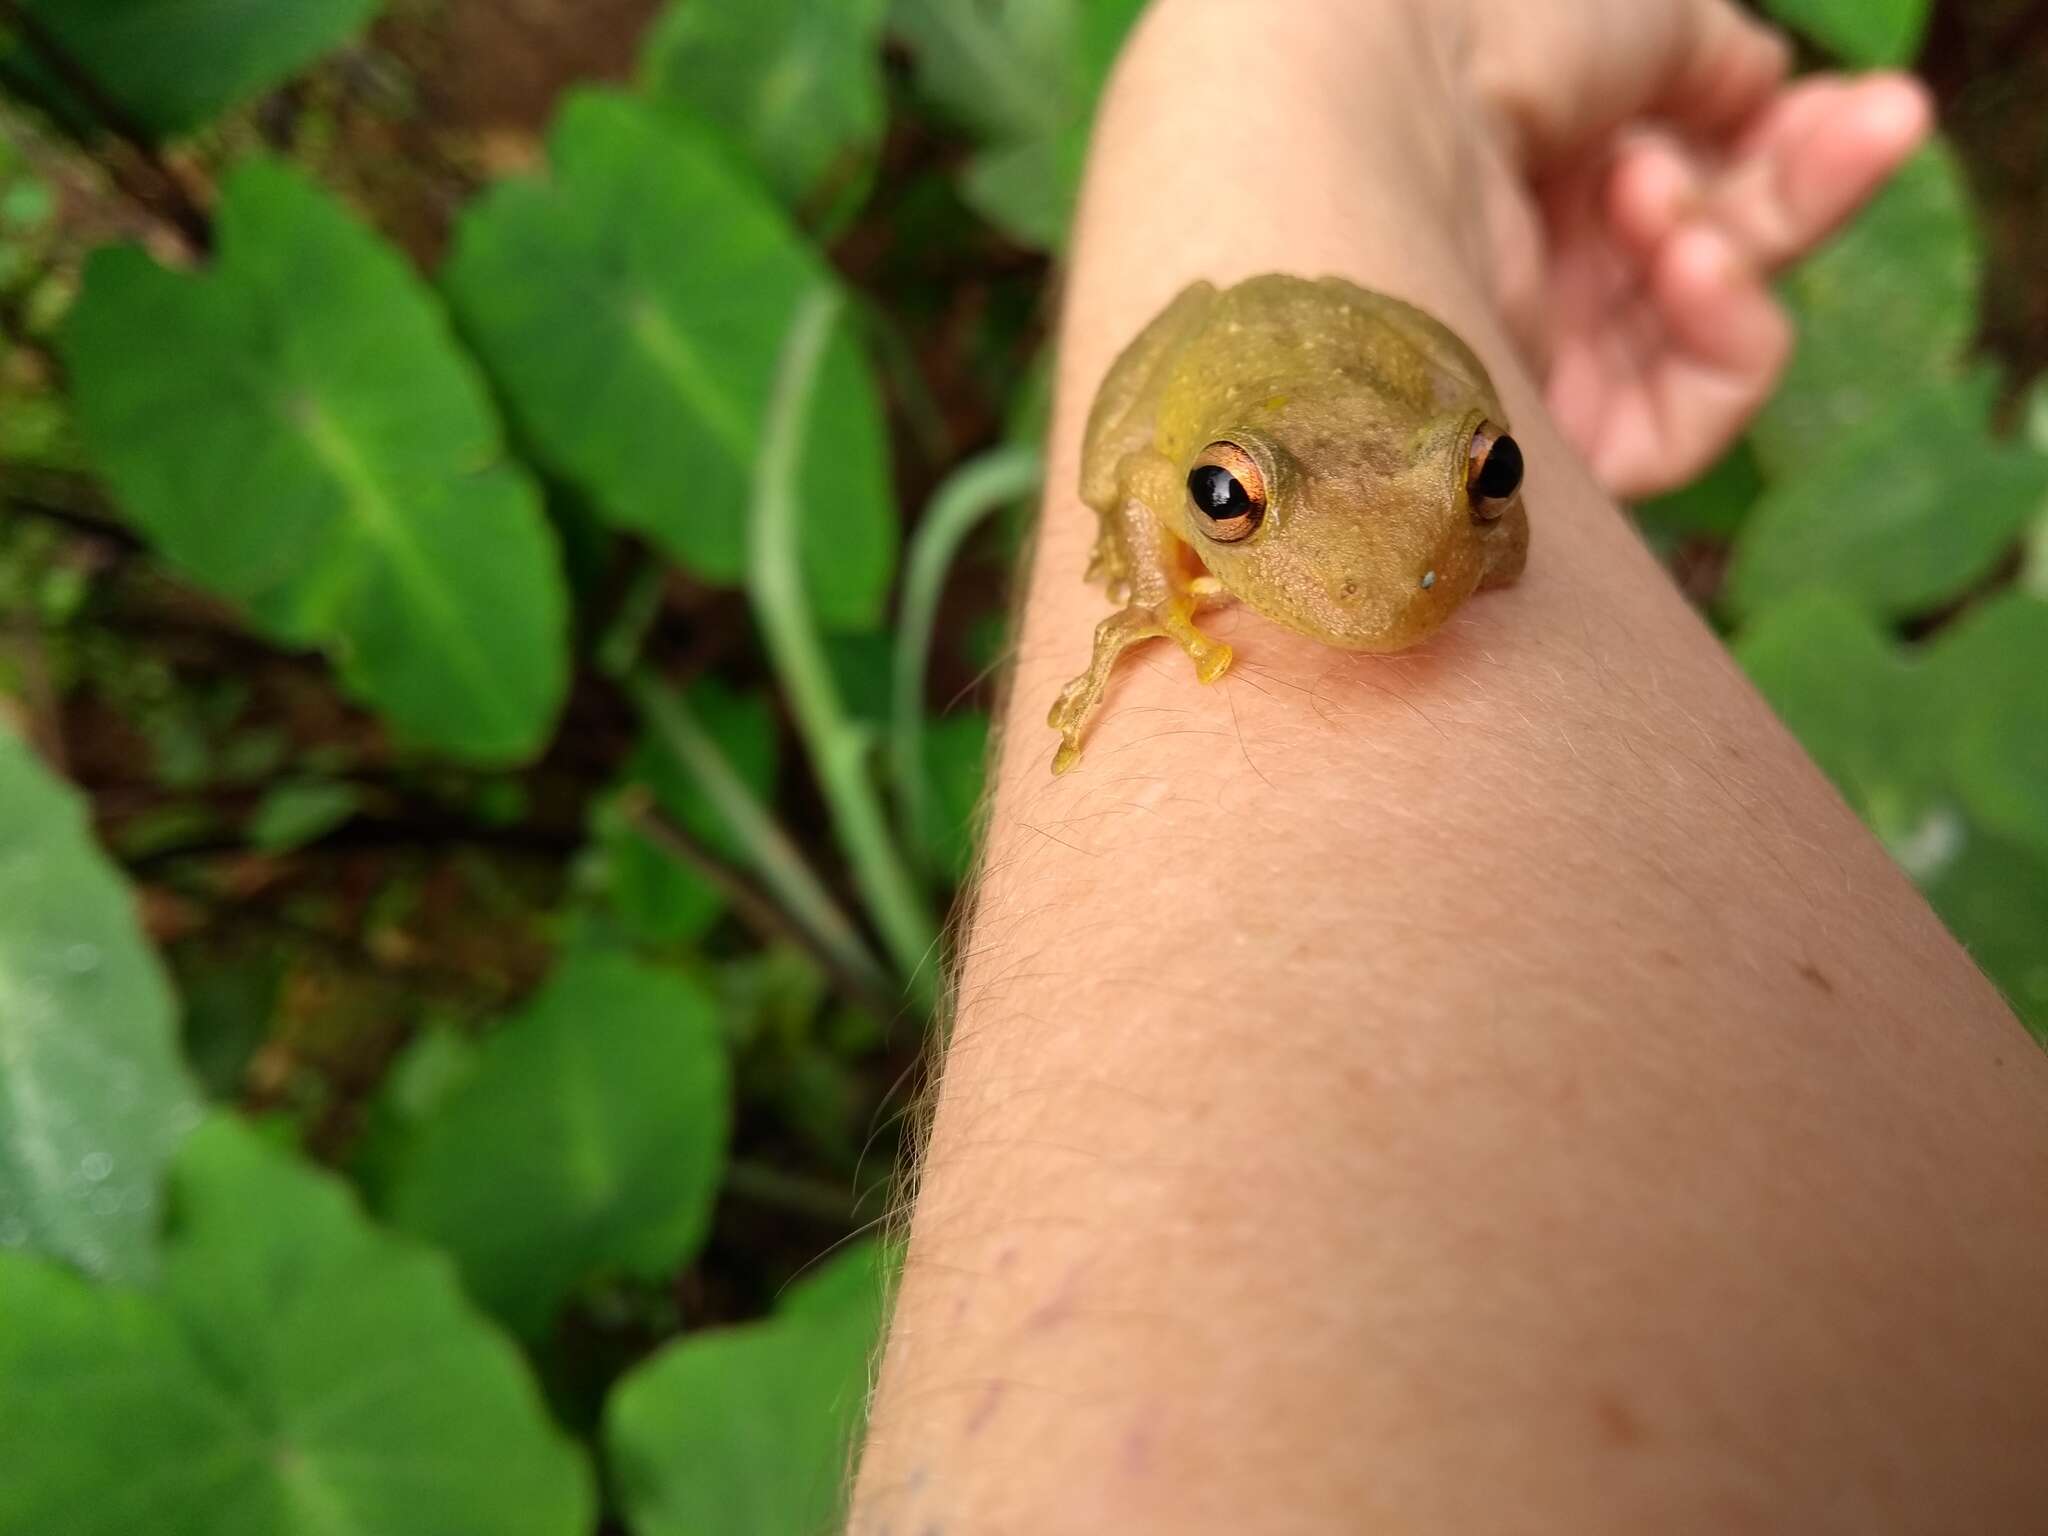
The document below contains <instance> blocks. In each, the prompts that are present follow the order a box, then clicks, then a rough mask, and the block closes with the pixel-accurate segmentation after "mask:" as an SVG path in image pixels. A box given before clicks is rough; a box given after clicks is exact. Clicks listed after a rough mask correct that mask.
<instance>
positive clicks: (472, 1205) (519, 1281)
mask: <svg viewBox="0 0 2048 1536" xmlns="http://www.w3.org/2000/svg"><path fill="white" fill-rule="evenodd" d="M731 1096H732V1090H731V1083H730V1074H729V1072H728V1069H727V1067H726V1061H725V1052H724V1044H723V1042H722V1040H721V1038H720V1036H719V1030H718V1020H717V1017H716V1012H715V1010H714V1008H713V1006H712V1003H711V1001H710V999H709V998H708V997H706V996H705V995H704V993H703V992H702V991H700V990H699V989H698V988H697V987H696V986H695V985H693V984H692V983H690V982H689V981H687V980H685V979H684V978H682V977H681V976H678V975H676V974H674V973H672V972H669V971H665V970H659V969H656V968H654V967H652V966H648V965H644V964H641V963H639V962H637V961H634V960H631V959H629V958H626V957H625V956H622V955H617V954H607V953H601V952H597V953H588V954H582V955H577V956H573V957H572V958H570V959H569V960H567V961H565V962H564V963H563V965H562V968H561V969H560V970H559V971H558V972H557V974H556V975H555V976H554V977H553V979H551V980H550V981H549V983H548V984H547V986H546V987H545V988H543V989H542V991H541V992H540V994H539V996H537V997H536V998H535V999H534V1000H533V1002H532V1003H530V1004H529V1005H528V1006H527V1008H526V1009H525V1011H524V1012H523V1013H521V1014H520V1015H519V1016H518V1017H516V1018H514V1019H512V1020H510V1021H509V1022H507V1023H506V1024H504V1025H503V1026H502V1027H501V1028H499V1029H498V1030H497V1031H496V1032H495V1033H494V1034H492V1035H491V1036H490V1037H489V1038H488V1039H486V1040H485V1042H484V1045H483V1050H482V1053H481V1055H480V1056H479V1058H478V1059H477V1061H476V1063H475V1065H474V1066H473V1067H472V1068H471V1069H470V1070H469V1072H468V1074H467V1075H466V1076H465V1077H464V1078H463V1080H462V1081H461V1082H460V1083H459V1084H458V1086H457V1087H456V1088H455V1089H454V1090H453V1091H452V1092H451V1093H450V1094H449V1095H448V1097H447V1099H446V1101H445V1102H444V1103H442V1104H441V1105H439V1106H438V1107H437V1108H436V1109H435V1110H434V1111H433V1112H432V1113H431V1114H430V1116H429V1117H428V1119H427V1120H426V1122H425V1124H424V1125H423V1126H422V1127H421V1128H420V1129H419V1131H418V1133H417V1137H416V1139H415V1140H414V1142H413V1144H412V1145H411V1146H409V1147H407V1148H405V1149H404V1150H403V1151H402V1152H401V1153H400V1154H399V1155H398V1157H397V1159H396V1162H397V1166H396V1169H395V1171H394V1173H393V1175H392V1177H391V1187H390V1197H389V1202H388V1203H389V1207H390V1214H391V1217H392V1220H393V1221H394V1222H395V1223H396V1224H397V1225H398V1226H400V1227H403V1228H405V1229H406V1230H408V1231H412V1232H416V1233H418V1234H420V1235H421V1236H423V1237H426V1238H430V1239H432V1240H433V1241H435V1242H436V1243H438V1244H440V1245H441V1246H442V1247H444V1248H446V1249H447V1250H448V1251H449V1252H450V1253H452V1254H453V1255H454V1256H455V1262H456V1264H457V1265H458V1266H459V1267H460V1268H461V1270H462V1277H463V1281H464V1283H465V1284H466V1285H467V1286H468V1287H469V1290H470V1294H471V1295H473V1296H475V1297H476V1298H477V1299H478V1300H479V1301H481V1302H482V1303H483V1304H484V1305H485V1306H487V1307H489V1308H490V1309H491V1310H492V1311H494V1312H496V1313H497V1314H498V1315H499V1316H500V1317H502V1318H504V1319H505V1320H506V1321H507V1322H509V1323H510V1324H511V1325H512V1326H513V1327H514V1328H516V1329H517V1330H519V1331H520V1332H522V1333H524V1334H527V1335H529V1336H532V1335H535V1334H538V1333H540V1332H542V1331H543V1330H544V1329H545V1328H546V1327H547V1325H548V1323H549V1322H550V1321H551V1319H552V1318H553V1316H554V1311H555V1308H556V1306H557V1304H558V1303H559V1302H560V1301H561V1300H562V1298H563V1297H564V1296H565V1295H566V1294H567V1293H568V1292H569V1291H570V1290H571V1289H572V1288H573V1287H574V1286H575V1285H576V1284H577V1283H578V1282H580V1281H582V1280H583V1279H585V1278H586V1277H588V1276H591V1275H593V1274H596V1273H599V1272H602V1271H607V1270H617V1271H624V1272H626V1273H630V1274H636V1275H659V1274H662V1273H665V1272H666V1271H668V1270H670V1269H672V1268H673V1267H674V1266H676V1265H677V1264H679V1263H681V1262H682V1261H683V1260H684V1259H686V1258H688V1257H689V1256H690V1255H691V1254H692V1253H693V1252H695V1250H696V1248H697V1245H698V1244H699V1243H700V1242H702V1241H703V1237H704V1232H705V1228H706V1226H707V1225H708V1223H709V1221H710V1216H711V1206H712V1203H713V1201H714V1200H715V1198H716V1197H717V1194H718V1184H719V1174H720V1169H721V1166H722V1164H723V1161H724V1156H725V1144H726V1133H727V1127H728V1125H729V1122H730V1118H731Z"/></svg>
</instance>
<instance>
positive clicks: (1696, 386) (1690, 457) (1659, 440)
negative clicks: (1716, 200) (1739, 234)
mask: <svg viewBox="0 0 2048 1536" xmlns="http://www.w3.org/2000/svg"><path fill="white" fill-rule="evenodd" d="M1649 297H1650V301H1651V304H1652V306H1653V307H1654V308H1655V310H1656V312H1657V315H1658V318H1659V319H1660V320H1661V321H1662V323H1663V326H1664V330H1665V333H1666V338H1667V343H1668V344H1667V346H1666V348H1665V349H1664V351H1663V352H1662V354H1661V355H1659V356H1657V357H1655V358H1653V359H1651V360H1649V361H1648V362H1647V364H1646V365H1645V366H1644V368H1643V370H1642V376H1643V388H1644V391H1645V393H1646V395H1647V397H1648V399H1647V405H1648V414H1649V416H1650V418H1651V419H1652V420H1653V421H1654V423H1655V427H1656V430H1655V431H1654V432H1653V433H1650V434H1648V435H1647V438H1646V440H1645V441H1646V444H1647V445H1648V446H1647V448H1646V451H1645V452H1643V453H1642V454H1641V455H1640V456H1639V457H1638V458H1637V459H1636V460H1635V461H1634V462H1622V463H1616V464H1613V465H1610V466H1608V470H1609V473H1610V475H1611V478H1610V480H1609V483H1610V485H1612V486H1613V488H1614V489H1615V490H1616V491H1617V492H1619V493H1621V494H1626V495H1635V496H1643V495H1651V494H1655V493H1657V492H1660V491H1664V490H1669V489H1671V488H1672V487H1674V486H1678V485H1682V484H1684V483H1685V482H1686V481H1687V480H1689V479H1691V478H1692V477H1693V476H1694V475H1696V474H1698V473H1699V472H1700V471H1701V470H1703V469H1705V468H1706V467H1707V466H1708V465H1709V464H1711V463H1713V462H1714V460H1715V459H1716V458H1717V457H1719V456H1720V454H1721V452H1722V450H1724V449H1725V448H1726V447H1727V446H1728V444H1729V443H1731V442H1733V441H1734V439H1735V437H1736V435H1737V434H1738V433H1740V432H1741V431H1742V429H1743V427H1744V426H1745V425H1747V424H1748V421H1749V419H1750V417H1751V416H1753V415H1754V414H1755V413H1756V411H1757V408H1758V407H1759V406H1761V405H1762V404H1763V402H1764V400H1765V399H1766V398H1767V397H1768V396H1769V394H1770V392H1771V389H1772V387H1773V385H1775V384H1776V382H1777V379H1778V375H1779V374H1780V373H1781V372H1782V371H1783V369H1784V366H1785V362H1786V360H1787V359H1788V358H1789V357H1790V356H1791V352H1792V324H1791V321H1790V320H1789V318H1787V316H1786V314H1785V312H1784V310H1783V309H1781V308H1780V307H1779V306H1778V304H1777V302H1776V301H1775V300H1774V299H1773V298H1772V297H1771V294H1770V291H1769V290H1768V289H1767V288H1766V287H1765V286H1764V281H1763V277H1762V275H1761V274H1760V273H1759V272H1758V271H1757V270H1756V269H1755V268H1754V267H1752V266H1751V265H1750V264H1749V263H1748V262H1746V261H1745V260H1744V259H1743V257H1742V254H1741V252H1740V250H1739V249H1738V248H1737V247H1736V246H1735V244H1734V242H1733V241H1731V240H1730V239H1729V238H1728V237H1727V236H1726V235H1725V234H1723V233H1722V232H1721V231H1720V230H1718V229H1716V228H1715V227H1714V226H1712V225H1711V224H1707V223H1704V222H1695V223H1691V224H1688V225H1687V226H1686V227H1685V228H1683V229H1681V230H1680V231H1679V232H1678V233H1677V234H1676V235H1674V236H1673V237H1672V238H1671V239H1670V240H1669V241H1667V242H1666V243H1665V246H1664V248H1663V249H1662V250H1660V251H1659V252H1658V254H1657V258H1656V260H1655V261H1654V262H1653V263H1652V265H1651V268H1650V272H1649Z"/></svg>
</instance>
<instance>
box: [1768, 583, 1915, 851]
mask: <svg viewBox="0 0 2048 1536" xmlns="http://www.w3.org/2000/svg"><path fill="white" fill-rule="evenodd" d="M1735 654H1736V657H1737V659H1738V660H1740V661H1741V663H1742V665H1743V669H1744V670H1745V671H1747V672H1748V673H1749V675H1750V677H1751V679H1752V680H1753V681H1754V682H1755V683H1756V685H1757V687H1759V688H1760V689H1762V690H1763V693H1764V696H1765V697H1766V698H1768V699H1769V700H1770V701H1771V707H1772V708H1774V709H1775V710H1777V712H1778V715H1779V717H1780V718H1781V719H1783V720H1784V722H1785V724H1786V725H1788V726H1790V727H1791V729H1792V733H1793V734H1794V735H1795V736H1797V737H1798V738H1799V740H1800V744H1801V745H1802V746H1804V747H1805V748H1806V750H1807V751H1808V752H1809V753H1810V754H1812V756H1813V759H1814V761H1815V762H1817V763H1819V764H1820V766H1821V768H1822V769H1823V770H1824V771H1825V772H1826V773H1827V775H1828V777H1829V778H1831V779H1833V780H1834V782H1835V785H1836V787H1837V788H1839V789H1840V790H1841V791H1842V794H1843V796H1844V797H1845V798H1846V799H1847V800H1848V801H1849V803H1850V804H1851V805H1853V806H1854V807H1855V808H1856V810H1857V811H1858V813H1859V814H1861V815H1862V817H1863V819H1864V820H1865V821H1867V822H1869V823H1870V824H1871V825H1872V827H1873V828H1874V829H1875V830H1876V831H1877V832H1878V833H1879V834H1880V835H1881V836H1883V837H1885V839H1886V840H1887V842H1889V843H1891V844H1892V846H1893V851H1894V852H1895V853H1897V852H1899V851H1900V847H1901V845H1903V844H1904V843H1906V842H1907V841H1909V840H1910V839H1911V838H1912V837H1913V836H1914V835H1915V834H1916V832H1917V831H1918V830H1919V829H1920V828H1921V827H1922V826H1923V825H1924V824H1925V821H1926V818H1927V817H1928V816H1929V814H1930V813H1932V812H1934V811H1936V810H1938V809H1939V808H1940V807H1941V805H1942V804H1943V802H1944V800H1945V799H1946V798H1947V771H1946V760H1945V752H1946V750H1947V745H1948V743H1947V739H1946V736H1945V733H1943V732H1941V731H1938V730H1935V729H1933V728H1932V727H1933V725H1934V722H1935V720H1936V718H1937V714H1938V712H1939V711H1940V710H1941V709H1943V708H1944V707H1945V701H1944V700H1943V699H1942V698H1941V696H1940V694H1939V692H1938V691H1937V690H1934V689H1932V688H1930V686H1929V677H1928V675H1927V672H1926V670H1925V669H1924V668H1923V667H1920V666H1917V665H1915V664H1914V663H1913V662H1912V661H1911V660H1910V659H1909V658H1907V657H1906V656H1904V655H1902V654H1901V653H1900V651H1899V649H1898V648H1897V647H1896V646H1894V645H1893V644H1892V643H1891V641H1890V640H1889V639H1887V638H1886V637H1885V636H1884V635H1883V634H1882V633H1881V632H1880V631H1879V630H1878V628H1877V626H1876V625H1875V624H1874V623H1873V622H1872V621H1871V619H1870V617H1869V616H1868V614H1866V613H1864V612H1863V611H1862V610H1860V609H1859V608H1858V607H1857V605H1856V604H1855V603H1853V602H1851V601H1850V600H1849V599H1848V598H1846V597H1844V596H1842V595H1841V594H1839V593H1835V592H1828V591H1818V592H1807V593H1802V594H1800V595H1799V596H1797V597H1795V598H1792V599H1790V600H1788V601H1786V602H1784V603H1782V604H1780V605H1779V606H1777V607H1775V608H1772V609H1771V610H1770V611H1769V612H1767V613H1765V614H1763V615H1762V616H1761V617H1759V618H1758V619H1757V621H1756V622H1755V623H1753V624H1751V625H1750V626H1749V627H1747V628H1746V629H1744V630H1743V631H1742V633H1741V634H1740V635H1739V636H1738V637H1737V639H1736V642H1735ZM1909 862H1910V861H1909Z"/></svg>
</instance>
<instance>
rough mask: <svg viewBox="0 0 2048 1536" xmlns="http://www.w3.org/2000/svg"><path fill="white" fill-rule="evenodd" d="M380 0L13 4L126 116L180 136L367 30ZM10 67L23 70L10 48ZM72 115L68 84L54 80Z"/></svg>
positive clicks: (19, 55) (38, 0) (34, 0)
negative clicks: (59, 47) (364, 29)
mask: <svg viewBox="0 0 2048 1536" xmlns="http://www.w3.org/2000/svg"><path fill="white" fill-rule="evenodd" d="M380 4H381V0H290V3H289V4H283V5H280V4H279V3H278V0H21V8H22V10H23V11H25V12H26V13H27V14H28V15H29V16H30V17H31V18H33V19H34V20H35V21H36V22H38V23H40V24H41V26H42V27H43V29H44V30H45V31H46V32H48V34H49V35H50V37H51V39H52V40H53V41H54V42H56V43H57V44H58V45H59V46H61V47H62V48H63V49H64V51H65V52H66V53H67V54H68V55H69V56H70V57H71V58H72V59H73V60H75V61H76V62H77V63H78V64H79V65H80V66H81V67H82V68H83V69H84V70H85V72H86V73H87V74H89V75H90V76H91V77H92V78H93V80H94V81H96V82H97V83H98V85H99V87H100V89H102V90H104V91H105V92H106V93H107V94H108V95H110V96H111V97H113V99H114V100H116V101H118V102H119V103H120V104H121V106H122V107H123V108H124V109H125V110H126V111H127V113H128V115H129V116H130V117H132V118H134V119H135V120H137V121H138V122H140V123H141V124H142V125H143V126H144V127H145V128H147V129H149V130H151V131H152V132H154V133H157V134H160V135H168V134H174V133H183V132H185V131H187V130H190V129H193V128H197V127H200V126H201V125H202V124H204V123H205V122H206V121H207V120H208V119H209V118H212V117H215V116H217V115H218V114H220V113H222V112H225V111H227V110H228V109H229V108H230V107H234V106H239V105H240V104H241V103H243V102H245V101H247V100H249V99H250V98H251V97H253V96H257V95H259V94H261V93H262V92H264V91H266V90H268V89H270V87H272V86H274V85H277V84H278V83H280V82H281V81H283V80H284V79H285V78H286V77H287V76H289V75H292V74H294V73H296V72H297V71H298V70H300V69H302V68H304V67H305V66H306V65H308V64H311V63H312V62H313V61H314V60H315V59H317V58H319V57H320V55H321V54H323V53H326V52H327V51H328V50H329V49H331V48H335V47H338V46H339V45H340V44H341V43H343V42H345V41H347V39H348V38H349V37H351V36H352V35H354V34H355V33H356V32H359V31H360V30H362V28H363V27H364V26H366V25H368V23H369V20H370V18H371V17H372V16H374V15H375V14H376V13H377V10H378V8H379V6H380ZM10 63H13V64H16V65H23V66H28V67H30V69H31V71H32V78H33V79H36V80H37V81H38V82H41V81H43V80H45V79H46V78H47V77H45V76H42V75H40V74H39V73H35V72H34V71H33V59H32V56H31V55H26V54H24V53H23V52H22V51H20V50H17V52H16V55H15V57H14V58H13V59H11V60H10ZM53 84H54V87H55V89H56V91H57V93H58V95H59V96H60V98H62V99H64V100H66V101H67V102H69V103H70V104H71V105H72V107H73V108H74V110H75V109H76V108H77V106H79V105H80V104H79V103H77V102H76V100H75V98H72V97H71V95H70V92H69V89H68V86H67V85H66V84H65V83H64V82H61V81H58V82H53Z"/></svg>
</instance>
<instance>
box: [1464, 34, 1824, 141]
mask: <svg viewBox="0 0 2048 1536" xmlns="http://www.w3.org/2000/svg"><path fill="white" fill-rule="evenodd" d="M1542 12H1543V21H1542V24H1541V25H1532V24H1531V15H1530V9H1529V7H1528V6H1527V5H1525V4H1523V3H1521V0H1477V3H1476V4H1475V5H1474V8H1473V16H1474V32H1473V36H1472V39H1471V52H1472V57H1473V60H1474V67H1475V69H1476V71H1477V74H1478V78H1479V81H1480V84H1481V89H1482V92H1483V94H1484V95H1485V96H1486V97H1487V98H1488V99H1489V100H1490V101H1491V102H1492V103H1493V104H1494V105H1495V106H1497V107H1498V108H1500V109H1501V110H1502V112H1503V113H1504V114H1505V116H1506V117H1507V119H1508V121H1509V122H1510V123H1511V124H1513V125H1514V127H1515V129H1516V130H1517V133H1516V140H1517V144H1516V147H1517V150H1518V157H1519V159H1520V161H1521V163H1522V164H1523V166H1524V167H1525V168H1526V169H1529V170H1531V171H1534V172H1537V173H1539V174H1540V173H1542V172H1544V171H1547V170H1552V169H1556V168H1559V167H1560V166H1562V165H1564V164H1566V163H1568V162H1569V161H1570V160H1571V159H1572V158H1573V157H1575V156H1577V155H1578V154H1579V153H1581V152H1582V151H1583V150H1584V149H1585V148H1586V146H1588V145H1589V144H1592V143H1595V142H1597V141H1598V140H1599V139H1601V138H1603V137H1604V136H1606V135H1607V134H1609V133H1611V132H1613V131H1614V130H1615V129H1617V128H1619V127H1620V126H1621V125H1623V124H1624V123H1628V122H1632V121H1634V120H1636V119H1639V118H1660V119H1663V120H1665V121H1668V122H1670V123H1672V124H1674V125H1676V126H1678V127H1679V128H1681V129H1683V130H1684V131H1685V132H1687V133H1690V134H1693V135H1696V136H1699V137H1703V138H1707V139H1714V140H1718V139H1721V138H1724V137H1727V136H1729V135H1731V134H1733V133H1735V132H1736V131H1737V130H1738V129H1739V128H1740V127H1741V126H1742V125H1743V124H1745V123H1747V122H1749V121H1750V120H1751V119H1753V118H1754V117H1755V116H1756V114H1757V113H1758V112H1760V111H1761V110H1762V109H1763V107H1764V106H1765V104H1766V103H1768V102H1769V100H1770V99H1771V96H1772V94H1773V93H1774V92H1775V91H1776V90H1777V89H1778V87H1779V85H1780V84H1781V83H1782V82H1783V81H1784V78H1785V75H1786V73H1787V71H1788V69H1789V68H1790V62H1791V51H1790V48H1789V46H1788V45H1787V44H1786V42H1785V40H1784V38H1783V37H1782V36H1781V35H1780V34H1779V33H1777V32H1776V31H1774V30H1773V29H1771V28H1770V27H1767V26H1765V25H1764V24H1763V23H1761V22H1759V21H1758V20H1756V19H1755V18H1754V17H1752V16H1750V15H1749V14H1747V13H1746V12H1744V11H1743V10H1742V9H1740V8H1739V7H1738V6H1736V5H1735V4H1734V3H1733V0H1554V3H1553V4H1552V5H1549V6H1546V7H1543V8H1542Z"/></svg>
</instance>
